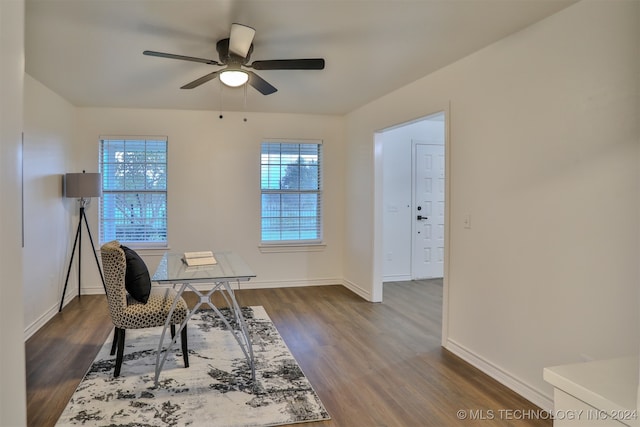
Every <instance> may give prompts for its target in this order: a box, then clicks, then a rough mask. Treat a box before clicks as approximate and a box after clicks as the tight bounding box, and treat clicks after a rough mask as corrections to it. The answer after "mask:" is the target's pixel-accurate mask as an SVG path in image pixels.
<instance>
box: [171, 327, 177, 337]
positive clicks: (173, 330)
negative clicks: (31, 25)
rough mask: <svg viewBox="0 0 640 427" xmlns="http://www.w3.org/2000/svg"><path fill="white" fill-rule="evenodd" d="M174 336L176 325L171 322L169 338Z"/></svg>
mask: <svg viewBox="0 0 640 427" xmlns="http://www.w3.org/2000/svg"><path fill="white" fill-rule="evenodd" d="M175 337H176V325H174V324H173V323H172V324H171V339H174V338H175Z"/></svg>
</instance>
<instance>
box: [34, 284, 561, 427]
mask: <svg viewBox="0 0 640 427" xmlns="http://www.w3.org/2000/svg"><path fill="white" fill-rule="evenodd" d="M236 295H237V296H238V299H239V301H240V304H242V305H262V306H264V307H265V309H266V311H267V312H268V313H269V315H270V316H271V318H272V319H273V321H274V323H275V325H276V327H277V328H278V330H279V331H280V333H281V335H282V337H283V338H284V340H285V342H286V343H287V345H288V346H289V348H290V349H291V352H292V353H293V355H294V356H295V357H296V359H297V360H298V363H299V364H300V366H301V367H302V370H303V371H304V372H305V374H306V375H307V377H308V378H309V380H310V381H311V384H312V385H313V386H314V388H315V390H316V391H317V393H318V395H319V396H320V399H321V400H322V402H323V403H324V405H325V407H326V408H327V410H328V411H329V413H330V414H331V417H332V420H331V421H326V422H318V423H308V424H305V426H308V427H336V426H348V427H360V426H362V427H402V426H459V425H464V426H482V427H490V426H551V421H550V420H540V419H529V420H522V419H518V417H517V416H514V415H513V414H517V413H516V412H508V410H517V411H520V410H521V411H528V412H527V413H529V414H531V413H535V411H539V408H537V407H536V406H534V405H533V404H531V403H530V402H528V401H527V400H525V399H523V398H522V397H520V396H519V395H517V394H515V393H513V392H512V391H510V390H509V389H507V388H505V387H504V386H502V385H501V384H499V383H498V382H496V381H495V380H493V379H491V378H489V377H488V376H486V375H484V374H483V373H481V372H480V371H478V370H477V369H475V368H473V367H471V366H470V365H468V364H467V363H465V362H464V361H462V360H460V359H459V358H457V357H456V356H454V355H452V354H451V353H449V352H447V351H446V350H444V349H442V348H441V346H440V333H441V332H440V328H441V317H442V281H441V280H426V281H415V282H391V283H386V284H385V287H384V302H383V303H381V304H372V303H368V302H366V301H364V300H362V299H361V298H360V297H358V296H356V295H355V294H353V293H352V292H350V291H349V290H347V289H346V288H344V287H342V286H322V287H308V288H285V289H262V290H241V291H238V292H237V294H236ZM190 297H191V296H188V297H187V298H186V299H187V301H188V302H189V303H190V304H193V302H194V300H193V299H191V298H190ZM111 330H112V325H111V320H110V318H109V314H108V310H107V304H106V300H105V298H104V296H97V295H85V296H83V297H82V298H81V299H78V298H76V299H75V300H74V301H72V302H71V303H69V305H67V306H66V307H65V308H64V310H63V311H62V313H59V314H57V315H56V316H55V317H54V318H53V319H52V320H51V321H49V322H48V323H47V325H45V326H44V327H43V328H41V329H40V330H39V331H38V332H37V333H36V334H35V335H34V336H32V337H31V338H30V339H29V340H28V341H27V343H26V365H27V418H28V425H29V426H34V427H36V426H37V427H48V426H53V425H55V422H56V420H57V418H58V417H59V415H60V413H61V412H62V410H63V409H64V407H65V405H66V403H67V401H68V400H69V398H70V396H71V395H72V394H73V392H74V390H75V388H76V386H77V385H78V383H79V382H80V380H81V379H82V377H83V376H84V374H85V372H86V370H87V369H88V367H89V366H90V364H91V362H92V361H93V358H94V357H95V354H96V353H97V352H98V350H99V348H100V347H101V345H102V344H103V343H104V341H105V340H106V339H107V338H109V335H110V333H111ZM110 339H111V338H109V340H110ZM458 411H464V412H463V414H465V415H466V416H467V417H468V418H467V419H465V420H461V419H460V418H459V416H458ZM502 414H505V415H504V416H502ZM520 418H522V417H520ZM529 418H532V417H529ZM533 418H535V417H533Z"/></svg>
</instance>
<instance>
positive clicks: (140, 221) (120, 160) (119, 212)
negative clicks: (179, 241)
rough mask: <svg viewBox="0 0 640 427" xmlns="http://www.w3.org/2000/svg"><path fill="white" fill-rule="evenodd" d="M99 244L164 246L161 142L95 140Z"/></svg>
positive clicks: (164, 157)
mask: <svg viewBox="0 0 640 427" xmlns="http://www.w3.org/2000/svg"><path fill="white" fill-rule="evenodd" d="M100 172H101V173H102V198H101V199H100V242H101V243H105V242H108V241H110V240H118V241H120V242H122V243H128V244H133V245H139V246H166V244H167V139H166V138H164V137H149V138H139V137H131V138H122V137H103V138H101V139H100Z"/></svg>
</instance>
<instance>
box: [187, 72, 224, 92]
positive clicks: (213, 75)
mask: <svg viewBox="0 0 640 427" xmlns="http://www.w3.org/2000/svg"><path fill="white" fill-rule="evenodd" d="M218 74H220V71H214V72H213V73H209V74H207V75H204V76H202V77H200V78H199V79H195V80H194V81H192V82H191V83H187V84H186V85H184V86H182V87H181V88H180V89H193V88H194V87H198V86H200V85H201V84H203V83H206V82H208V81H209V80H213V79H215V78H216V76H217V75H218Z"/></svg>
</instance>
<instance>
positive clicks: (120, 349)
mask: <svg viewBox="0 0 640 427" xmlns="http://www.w3.org/2000/svg"><path fill="white" fill-rule="evenodd" d="M116 332H118V354H117V355H116V369H115V371H114V372H113V376H114V377H118V376H120V368H121V367H122V356H123V353H124V333H125V329H120V328H116Z"/></svg>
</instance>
